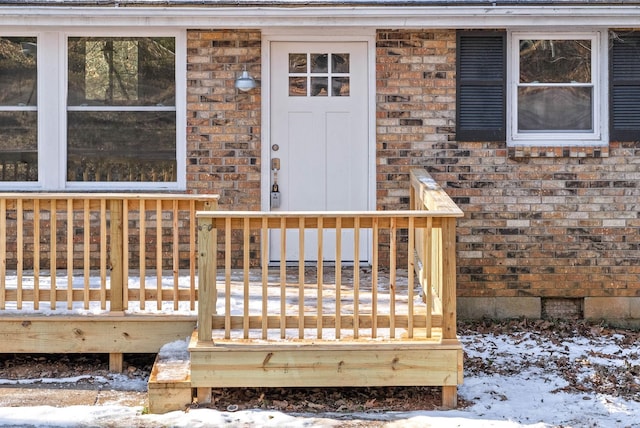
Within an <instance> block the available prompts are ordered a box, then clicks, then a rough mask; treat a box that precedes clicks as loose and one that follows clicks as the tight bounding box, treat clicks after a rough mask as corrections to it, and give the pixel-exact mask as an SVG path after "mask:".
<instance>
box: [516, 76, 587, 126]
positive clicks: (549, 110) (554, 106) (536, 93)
mask: <svg viewBox="0 0 640 428" xmlns="http://www.w3.org/2000/svg"><path fill="white" fill-rule="evenodd" d="M592 99H593V91H592V88H591V87H573V88H572V87H568V88H562V87H527V88H520V90H519V91H518V130H519V131H523V132H526V131H563V130H576V131H591V130H593V117H592V114H591V111H592V104H593V102H592Z"/></svg>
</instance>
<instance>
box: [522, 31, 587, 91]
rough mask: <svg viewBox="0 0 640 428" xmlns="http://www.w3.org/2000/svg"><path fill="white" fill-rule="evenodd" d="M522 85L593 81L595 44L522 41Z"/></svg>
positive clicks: (582, 41)
mask: <svg viewBox="0 0 640 428" xmlns="http://www.w3.org/2000/svg"><path fill="white" fill-rule="evenodd" d="M520 82H521V83H533V82H538V83H566V82H579V83H589V82H591V41H590V40H521V41H520Z"/></svg>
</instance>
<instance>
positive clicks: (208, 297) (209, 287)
mask: <svg viewBox="0 0 640 428" xmlns="http://www.w3.org/2000/svg"><path fill="white" fill-rule="evenodd" d="M217 238H218V231H217V230H216V228H215V223H214V221H213V219H211V218H198V341H199V342H205V341H206V342H210V341H211V340H212V327H213V326H212V322H211V321H212V316H213V314H215V313H216V300H217V290H216V275H217V259H218V257H217V251H216V250H217V245H216V244H217V242H218V239H217Z"/></svg>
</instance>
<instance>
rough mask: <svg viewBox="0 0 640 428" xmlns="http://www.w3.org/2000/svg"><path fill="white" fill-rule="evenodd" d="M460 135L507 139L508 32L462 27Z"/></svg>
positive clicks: (467, 138) (466, 138)
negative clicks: (463, 28)
mask: <svg viewBox="0 0 640 428" xmlns="http://www.w3.org/2000/svg"><path fill="white" fill-rule="evenodd" d="M457 47H458V48H457V50H458V54H457V91H456V98H457V99H456V139H457V140H458V141H505V140H506V107H505V106H506V96H505V93H506V33H505V32H503V31H458V35H457Z"/></svg>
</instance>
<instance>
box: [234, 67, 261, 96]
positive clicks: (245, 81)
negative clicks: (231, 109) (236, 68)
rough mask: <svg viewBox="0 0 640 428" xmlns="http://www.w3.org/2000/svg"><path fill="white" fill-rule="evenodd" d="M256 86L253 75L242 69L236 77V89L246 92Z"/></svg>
mask: <svg viewBox="0 0 640 428" xmlns="http://www.w3.org/2000/svg"><path fill="white" fill-rule="evenodd" d="M255 87H256V81H255V79H254V78H253V77H251V76H249V72H248V71H247V70H244V71H243V72H242V75H241V76H240V77H238V78H237V79H236V89H239V90H241V91H242V92H247V91H250V90H252V89H253V88H255Z"/></svg>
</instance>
